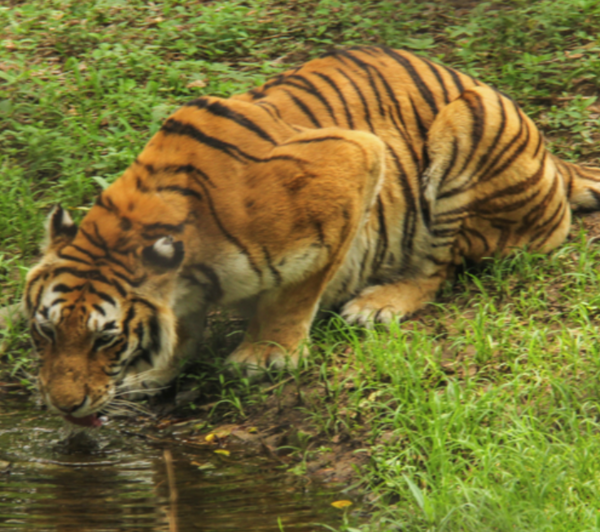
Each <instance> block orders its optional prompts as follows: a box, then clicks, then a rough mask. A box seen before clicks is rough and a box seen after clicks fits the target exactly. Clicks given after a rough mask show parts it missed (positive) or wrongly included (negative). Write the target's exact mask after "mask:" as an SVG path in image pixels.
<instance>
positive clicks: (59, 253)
mask: <svg viewBox="0 0 600 532" xmlns="http://www.w3.org/2000/svg"><path fill="white" fill-rule="evenodd" d="M58 256H59V257H60V258H61V259H65V260H71V261H73V262H79V263H80V264H85V265H86V266H92V264H91V263H90V262H88V261H87V260H83V259H79V258H77V257H74V256H73V255H68V254H67V253H65V252H64V251H63V250H62V249H61V250H60V251H59V252H58Z"/></svg>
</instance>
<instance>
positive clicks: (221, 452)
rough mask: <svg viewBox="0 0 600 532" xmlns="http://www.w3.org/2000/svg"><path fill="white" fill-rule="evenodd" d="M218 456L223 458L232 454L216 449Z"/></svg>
mask: <svg viewBox="0 0 600 532" xmlns="http://www.w3.org/2000/svg"><path fill="white" fill-rule="evenodd" d="M213 452H215V453H216V454H222V455H223V456H229V455H230V454H231V453H230V452H229V451H226V450H225V449H215V451H213Z"/></svg>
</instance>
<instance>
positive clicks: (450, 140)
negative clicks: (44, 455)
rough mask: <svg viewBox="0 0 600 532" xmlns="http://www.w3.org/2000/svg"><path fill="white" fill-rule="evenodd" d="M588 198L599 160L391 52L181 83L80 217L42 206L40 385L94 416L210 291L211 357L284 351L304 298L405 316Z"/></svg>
mask: <svg viewBox="0 0 600 532" xmlns="http://www.w3.org/2000/svg"><path fill="white" fill-rule="evenodd" d="M599 206H600V170H599V169H597V168H594V167H588V166H580V165H576V164H572V163H569V162H566V161H562V160H560V159H559V158H557V157H556V156H554V155H552V154H551V153H550V152H549V151H547V149H546V143H545V140H544V137H543V135H542V134H541V133H540V131H539V130H538V129H537V128H536V126H535V125H534V123H533V122H532V121H531V119H530V118H528V117H527V116H526V115H525V114H524V113H523V111H522V110H521V109H520V107H519V106H518V104H517V103H515V101H513V100H512V99H511V98H510V97H508V96H506V95H504V94H503V93H502V92H499V91H498V90H495V89H494V88H492V87H490V86H489V85H487V84H485V83H483V82H481V81H478V80H476V79H474V78H473V77H471V76H469V75H467V74H464V73H461V72H459V71H457V70H454V69H453V68H449V67H447V66H443V65H441V64H438V63H436V62H433V61H431V60H429V59H426V58H424V57H420V56H418V55H415V54H413V53H411V52H408V51H402V50H395V49H389V48H385V47H369V46H366V47H355V48H348V49H342V50H337V51H334V52H331V53H329V54H327V55H325V56H323V57H320V58H318V59H314V60H311V61H309V62H307V63H305V64H304V65H302V66H300V67H298V68H295V69H292V70H289V71H286V72H284V73H283V74H281V75H278V76H276V77H274V78H273V79H271V80H270V81H268V82H266V83H265V84H263V85H262V86H260V87H256V88H253V89H251V90H249V91H247V92H245V93H242V94H236V95H233V96H231V97H229V98H219V97H211V96H202V97H199V98H197V99H194V100H192V101H190V102H189V103H187V104H185V105H184V106H183V107H181V108H179V109H178V110H177V111H175V112H174V114H172V115H171V116H170V117H169V118H167V119H166V120H165V122H164V123H163V125H162V127H161V128H160V130H159V131H158V132H157V133H156V134H155V135H154V136H153V137H152V138H151V139H150V141H149V142H148V144H147V145H146V146H145V148H144V149H143V151H142V152H141V153H140V154H139V156H138V157H137V158H136V159H135V160H134V161H133V163H132V164H131V166H130V167H129V168H127V169H126V170H125V172H124V173H123V174H122V176H121V177H119V178H118V179H117V180H115V181H114V183H112V184H111V185H110V186H109V187H108V188H106V189H105V190H104V191H102V192H101V193H100V194H99V195H98V196H97V199H96V201H95V203H94V204H93V206H92V207H91V209H89V211H88V212H87V214H86V215H85V217H84V218H83V219H82V221H81V223H80V224H79V225H76V224H75V223H74V221H73V219H72V217H71V216H70V215H69V213H68V212H67V211H66V210H65V209H63V208H62V207H61V206H56V207H55V208H54V209H53V210H52V211H51V213H50V214H49V216H48V218H47V223H46V239H45V242H44V244H43V258H42V259H41V261H40V262H39V263H38V264H37V265H35V266H34V267H33V268H32V269H31V270H30V271H29V273H28V275H27V278H26V287H25V291H24V308H25V313H26V315H27V317H28V320H29V324H30V329H31V338H32V341H33V345H34V348H35V350H36V351H37V352H38V353H39V355H40V359H41V364H40V372H39V387H40V390H41V394H42V396H43V398H44V400H45V402H46V404H47V405H48V407H49V409H50V410H51V411H52V412H55V413H58V414H60V415H62V416H63V417H65V418H66V419H67V420H69V421H71V422H74V423H79V424H82V425H88V426H97V425H98V423H99V422H98V413H99V412H102V411H105V409H107V408H109V407H110V405H111V403H112V402H113V401H114V400H115V398H117V397H120V396H121V395H122V394H126V393H131V394H135V393H142V394H143V393H146V394H148V395H151V394H153V393H155V392H156V391H157V390H159V389H162V388H164V387H165V386H166V385H167V384H168V383H170V382H171V381H172V380H173V379H174V378H175V377H176V376H177V374H178V372H179V371H180V368H181V365H182V361H185V360H188V359H189V358H190V357H192V356H194V355H196V354H198V353H199V352H201V351H202V341H203V340H202V338H203V331H204V328H205V324H206V320H207V314H208V313H209V312H210V311H211V310H212V309H214V308H217V307H219V308H239V309H243V310H244V311H245V313H246V316H247V317H248V320H249V321H248V326H247V330H246V331H245V334H244V338H243V340H242V341H241V343H240V344H239V346H238V347H237V348H236V349H235V350H234V351H233V352H232V353H231V354H230V355H229V357H228V358H227V361H226V362H227V363H228V364H231V365H233V366H236V365H237V366H238V367H239V368H242V370H243V371H245V372H246V373H247V374H248V375H250V376H255V375H256V374H257V373H260V372H261V371H264V368H268V367H271V366H273V367H276V368H286V367H288V368H291V367H294V366H296V365H297V364H298V361H299V359H300V358H301V357H303V356H309V355H310V347H309V343H308V339H309V330H310V327H311V324H312V323H313V320H314V317H315V314H316V313H317V311H318V310H319V309H324V310H327V309H332V310H333V311H335V312H338V313H339V314H340V315H341V316H342V317H343V318H345V319H346V320H347V321H348V322H349V323H350V324H357V325H359V326H364V327H368V326H371V325H372V324H373V323H382V324H390V323H392V322H395V321H399V320H402V319H405V318H406V317H408V316H410V315H411V314H414V313H415V312H416V311H417V310H419V309H422V308H423V307H424V306H425V305H426V304H427V303H429V302H431V301H434V299H435V297H436V294H437V292H438V291H439V290H440V287H442V286H443V285H444V283H445V282H446V280H447V279H449V278H451V276H452V274H453V272H454V269H455V268H456V266H457V265H460V264H461V263H462V262H463V261H465V260H468V261H481V260H482V259H483V258H485V257H492V256H498V257H502V256H506V255H507V254H509V253H511V252H512V251H513V250H515V249H520V248H521V249H522V248H527V249H529V250H535V251H540V252H544V253H546V252H549V251H551V250H552V249H554V248H556V247H557V246H559V245H560V244H561V243H562V242H563V241H564V240H565V238H566V236H567V232H568V231H569V227H570V223H571V213H572V211H576V210H580V211H591V210H595V209H598V208H599Z"/></svg>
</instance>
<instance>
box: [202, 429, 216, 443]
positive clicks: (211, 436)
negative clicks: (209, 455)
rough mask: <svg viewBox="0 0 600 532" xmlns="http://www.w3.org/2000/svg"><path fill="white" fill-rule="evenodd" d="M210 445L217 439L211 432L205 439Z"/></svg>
mask: <svg viewBox="0 0 600 532" xmlns="http://www.w3.org/2000/svg"><path fill="white" fill-rule="evenodd" d="M204 439H205V440H206V441H207V442H208V443H212V442H213V441H214V439H215V433H214V432H211V433H210V434H207V435H206V438H204Z"/></svg>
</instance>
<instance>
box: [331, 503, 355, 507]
mask: <svg viewBox="0 0 600 532" xmlns="http://www.w3.org/2000/svg"><path fill="white" fill-rule="evenodd" d="M331 506H333V507H334V508H347V507H348V506H352V501H335V502H332V503H331Z"/></svg>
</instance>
